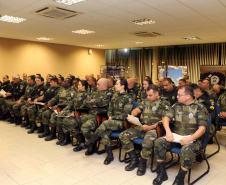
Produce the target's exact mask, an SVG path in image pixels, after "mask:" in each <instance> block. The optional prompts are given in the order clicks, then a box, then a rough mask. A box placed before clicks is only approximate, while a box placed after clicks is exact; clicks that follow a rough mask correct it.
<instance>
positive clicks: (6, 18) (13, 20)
mask: <svg viewBox="0 0 226 185" xmlns="http://www.w3.org/2000/svg"><path fill="white" fill-rule="evenodd" d="M0 21H4V22H11V23H21V22H23V21H26V19H24V18H19V17H13V16H8V15H4V16H2V17H0Z"/></svg>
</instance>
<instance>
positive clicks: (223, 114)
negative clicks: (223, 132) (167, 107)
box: [217, 91, 226, 122]
mask: <svg viewBox="0 0 226 185" xmlns="http://www.w3.org/2000/svg"><path fill="white" fill-rule="evenodd" d="M217 104H218V105H219V107H220V120H219V121H222V122H226V91H225V92H224V93H223V94H222V95H220V97H219V98H218V100H217Z"/></svg>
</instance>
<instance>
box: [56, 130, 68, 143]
mask: <svg viewBox="0 0 226 185" xmlns="http://www.w3.org/2000/svg"><path fill="white" fill-rule="evenodd" d="M59 134H60V140H59V141H57V142H56V145H60V144H61V143H62V142H63V140H64V139H65V136H66V135H65V134H64V133H63V132H62V133H59Z"/></svg>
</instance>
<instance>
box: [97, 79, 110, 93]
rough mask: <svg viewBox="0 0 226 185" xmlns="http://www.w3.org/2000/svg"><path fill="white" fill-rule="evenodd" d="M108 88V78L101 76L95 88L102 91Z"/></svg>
mask: <svg viewBox="0 0 226 185" xmlns="http://www.w3.org/2000/svg"><path fill="white" fill-rule="evenodd" d="M107 88H108V80H107V79H106V78H101V79H99V80H98V82H97V90H98V91H104V90H107Z"/></svg>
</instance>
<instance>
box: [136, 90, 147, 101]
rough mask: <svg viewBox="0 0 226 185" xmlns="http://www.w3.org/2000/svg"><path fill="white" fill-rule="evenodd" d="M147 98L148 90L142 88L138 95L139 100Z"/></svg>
mask: <svg viewBox="0 0 226 185" xmlns="http://www.w3.org/2000/svg"><path fill="white" fill-rule="evenodd" d="M146 98H147V93H146V90H144V89H142V90H141V91H140V92H139V94H138V96H137V102H138V103H140V102H142V101H144V100H145V99H146Z"/></svg>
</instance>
